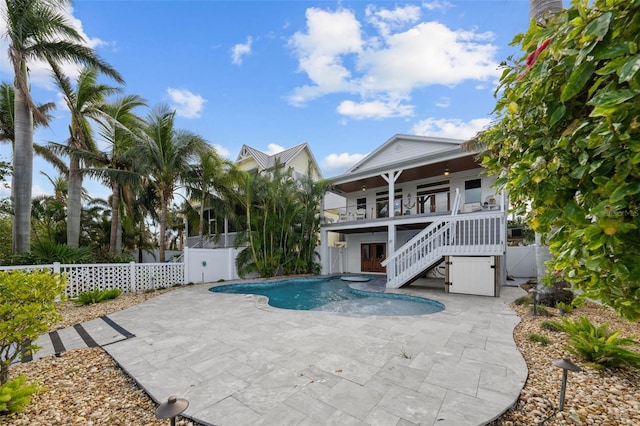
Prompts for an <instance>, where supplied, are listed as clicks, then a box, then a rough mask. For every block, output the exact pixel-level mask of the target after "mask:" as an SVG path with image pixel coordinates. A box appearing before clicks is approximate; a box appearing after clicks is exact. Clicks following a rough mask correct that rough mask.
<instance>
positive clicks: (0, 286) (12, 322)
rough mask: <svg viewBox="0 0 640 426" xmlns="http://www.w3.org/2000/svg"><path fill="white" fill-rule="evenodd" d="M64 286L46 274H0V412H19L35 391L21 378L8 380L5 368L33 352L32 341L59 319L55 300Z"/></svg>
mask: <svg viewBox="0 0 640 426" xmlns="http://www.w3.org/2000/svg"><path fill="white" fill-rule="evenodd" d="M65 286H66V279H65V278H64V277H61V276H60V275H56V274H52V273H50V272H47V271H34V272H26V271H10V272H0V411H16V410H19V409H20V408H21V407H22V406H24V405H25V404H27V403H28V402H29V395H31V394H32V393H34V392H37V391H38V390H39V388H38V387H37V386H35V385H34V384H26V383H25V379H24V378H23V377H18V378H15V379H13V380H9V367H10V365H11V364H12V363H13V362H15V361H17V360H19V359H21V358H22V356H23V354H24V353H27V352H31V353H33V352H35V351H37V350H38V349H39V347H38V346H36V345H35V344H33V343H32V342H33V341H35V340H36V339H37V338H38V336H40V335H41V334H43V333H46V332H47V331H48V330H49V328H50V327H51V325H52V324H55V323H56V322H57V321H59V320H60V319H61V317H60V314H59V313H58V311H57V308H56V304H55V300H56V298H57V297H59V296H60V294H61V293H62V291H63V290H64V288H65Z"/></svg>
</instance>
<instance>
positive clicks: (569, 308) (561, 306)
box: [556, 302, 573, 314]
mask: <svg viewBox="0 0 640 426" xmlns="http://www.w3.org/2000/svg"><path fill="white" fill-rule="evenodd" d="M556 309H558V310H560V311H561V312H564V313H566V314H570V313H571V312H573V305H572V304H570V303H564V302H558V303H556Z"/></svg>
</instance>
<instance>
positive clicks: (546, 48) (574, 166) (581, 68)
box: [477, 0, 640, 320]
mask: <svg viewBox="0 0 640 426" xmlns="http://www.w3.org/2000/svg"><path fill="white" fill-rule="evenodd" d="M514 44H519V45H520V46H521V48H522V56H520V57H519V58H518V59H516V60H515V62H511V63H508V64H505V70H504V72H503V74H502V77H501V79H500V85H499V89H498V91H497V93H498V94H499V96H500V97H499V99H498V102H497V104H496V108H495V112H496V114H497V118H498V121H497V122H496V124H495V125H494V126H492V127H491V128H489V129H488V130H486V131H484V132H482V133H481V134H480V135H479V137H478V139H477V141H478V142H479V145H480V146H482V147H484V148H485V152H484V154H483V165H484V166H486V167H487V168H488V169H489V171H490V172H491V173H493V174H496V175H498V179H497V185H498V186H499V187H500V188H501V189H506V190H508V191H509V194H510V197H511V199H512V200H513V201H514V203H515V204H516V205H517V206H520V209H521V211H525V210H528V224H529V225H530V226H531V228H532V229H533V230H534V231H536V232H538V233H540V234H542V236H543V238H544V237H550V239H549V240H548V241H549V249H550V251H551V253H552V254H553V259H552V260H551V261H549V262H548V263H547V266H548V267H549V271H551V272H553V273H555V274H556V275H555V276H554V279H562V280H565V281H567V282H569V283H570V284H571V285H572V287H573V288H576V289H579V290H582V291H583V292H584V294H585V295H586V296H588V297H590V298H592V299H596V300H600V301H602V302H603V303H605V304H607V305H609V306H612V307H613V308H615V310H616V311H617V312H618V313H619V314H621V315H623V316H624V317H626V318H628V319H632V320H640V262H638V257H639V256H640V125H639V119H638V117H639V116H640V52H639V48H638V46H640V0H572V2H571V7H569V8H567V9H565V10H562V11H560V12H558V13H557V14H555V15H554V16H553V18H551V19H550V20H549V22H548V23H547V25H546V27H539V26H538V25H535V24H532V25H531V27H530V28H529V30H528V31H527V33H526V34H521V35H518V36H516V38H515V39H514Z"/></svg>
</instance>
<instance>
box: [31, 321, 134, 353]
mask: <svg viewBox="0 0 640 426" xmlns="http://www.w3.org/2000/svg"><path fill="white" fill-rule="evenodd" d="M132 337H135V335H134V334H133V333H130V332H129V331H127V330H126V329H125V328H124V327H122V326H120V325H119V324H118V323H116V322H115V321H113V320H112V319H111V318H109V317H108V316H103V317H100V318H96V319H94V320H91V321H87V322H84V323H82V324H76V325H74V326H73V327H67V328H62V329H60V330H56V331H52V332H50V333H47V334H43V335H42V336H40V337H38V340H36V341H35V344H36V345H38V346H40V347H42V349H40V350H39V351H37V352H35V353H33V354H26V355H25V356H24V357H23V359H22V362H29V361H33V360H36V359H38V358H42V357H44V356H48V355H54V354H60V353H62V352H65V351H68V350H70V349H79V348H95V347H99V346H100V347H102V346H106V345H110V344H112V343H115V342H120V341H122V340H127V339H130V338H132Z"/></svg>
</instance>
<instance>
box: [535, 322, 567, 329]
mask: <svg viewBox="0 0 640 426" xmlns="http://www.w3.org/2000/svg"><path fill="white" fill-rule="evenodd" d="M540 327H541V328H542V329H543V330H547V331H563V328H562V324H560V323H558V322H556V321H542V322H541V323H540Z"/></svg>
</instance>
